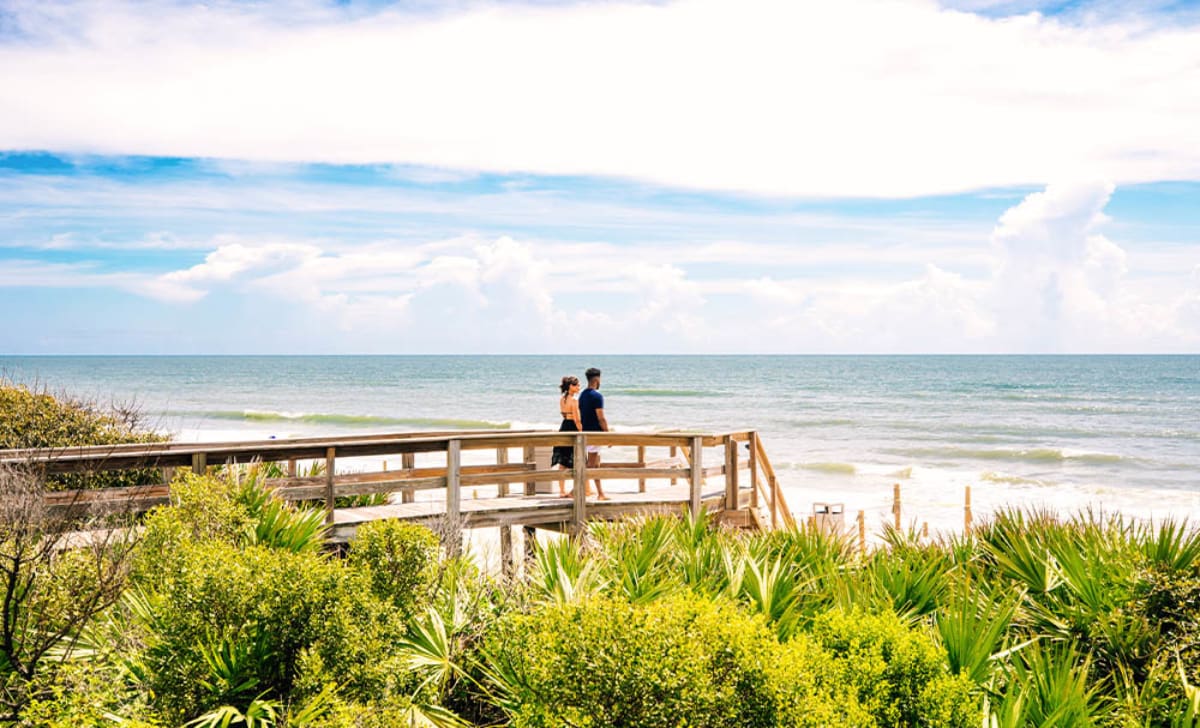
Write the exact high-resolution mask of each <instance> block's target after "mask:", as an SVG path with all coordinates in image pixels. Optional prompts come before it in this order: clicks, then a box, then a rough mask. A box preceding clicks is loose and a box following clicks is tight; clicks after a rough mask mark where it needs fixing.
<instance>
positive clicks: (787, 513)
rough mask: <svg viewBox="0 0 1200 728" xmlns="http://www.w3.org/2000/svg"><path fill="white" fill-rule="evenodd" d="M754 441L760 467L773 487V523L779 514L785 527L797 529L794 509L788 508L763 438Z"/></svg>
mask: <svg viewBox="0 0 1200 728" xmlns="http://www.w3.org/2000/svg"><path fill="white" fill-rule="evenodd" d="M754 439H755V444H756V447H757V450H758V452H757V455H758V465H759V467H760V468H762V470H763V474H764V475H766V476H767V481H768V482H769V483H770V485H771V508H772V513H771V515H772V521H774V516H775V513H776V512H779V513H781V514H782V515H783V523H784V525H786V526H787V527H788V528H795V527H796V519H795V517H794V516H792V509H790V508H788V505H787V500H786V499H785V498H784V497H783V490H782V489H781V488H780V487H779V479H778V478H776V477H775V468H773V467H771V458H769V457H767V449H766V448H765V447H763V443H762V438H761V437H756V438H754ZM772 525H774V523H772Z"/></svg>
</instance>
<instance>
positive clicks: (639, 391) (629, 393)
mask: <svg viewBox="0 0 1200 728" xmlns="http://www.w3.org/2000/svg"><path fill="white" fill-rule="evenodd" d="M605 391H606V392H611V393H612V394H619V395H622V396H625V397H720V396H721V393H720V392H705V391H702V390H699V389H643V388H640V387H638V388H633V387H630V388H625V389H607V390H605Z"/></svg>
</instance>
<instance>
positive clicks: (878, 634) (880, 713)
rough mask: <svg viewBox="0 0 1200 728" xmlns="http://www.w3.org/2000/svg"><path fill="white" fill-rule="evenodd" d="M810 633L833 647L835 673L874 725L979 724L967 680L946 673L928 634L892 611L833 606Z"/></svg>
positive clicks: (948, 726) (944, 664)
mask: <svg viewBox="0 0 1200 728" xmlns="http://www.w3.org/2000/svg"><path fill="white" fill-rule="evenodd" d="M812 635H813V637H814V639H815V640H816V642H817V643H818V644H819V645H821V646H822V647H824V648H826V649H828V650H830V651H832V652H833V654H834V656H835V658H836V660H835V665H836V669H837V672H838V673H839V675H840V676H841V678H842V679H843V680H844V681H845V682H846V683H847V684H848V685H850V686H853V688H854V689H855V690H856V691H857V695H858V699H859V701H860V702H861V703H862V705H863V707H864V708H866V709H867V710H868V711H870V712H871V714H872V715H874V716H875V719H876V721H877V722H878V723H879V725H880V726H924V727H925V728H933V727H937V726H944V727H946V728H950V727H951V726H956V727H959V726H961V727H964V728H965V727H966V726H976V725H978V724H979V708H978V704H979V701H978V699H977V698H976V697H974V696H973V694H972V689H973V685H972V683H971V681H970V680H969V679H968V678H967V677H966V676H963V675H950V673H949V671H948V670H947V667H946V663H945V658H944V656H943V654H942V652H941V651H940V650H939V649H938V647H937V645H936V644H935V643H934V642H933V641H932V640H931V639H930V638H929V636H927V635H926V634H924V633H922V632H918V631H916V630H913V629H911V628H909V627H907V626H905V624H904V623H903V622H901V621H900V619H899V618H898V617H897V616H896V615H894V614H884V615H869V614H862V613H850V612H844V611H841V610H834V611H831V612H828V613H827V614H825V615H822V616H821V617H818V618H817V619H816V620H815V622H814V623H813V632H812Z"/></svg>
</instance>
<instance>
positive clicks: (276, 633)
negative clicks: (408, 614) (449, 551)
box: [122, 473, 432, 725]
mask: <svg viewBox="0 0 1200 728" xmlns="http://www.w3.org/2000/svg"><path fill="white" fill-rule="evenodd" d="M172 496H173V500H174V505H172V506H168V507H163V508H159V509H156V510H155V511H154V512H152V513H151V514H150V515H149V516H148V517H147V519H146V529H145V537H144V540H143V542H142V544H141V552H140V554H139V555H138V559H137V564H136V567H137V568H136V571H135V582H134V583H135V588H136V591H135V592H134V595H135V600H134V602H133V603H128V604H126V605H124V610H123V615H122V616H123V618H125V619H126V621H127V624H128V629H127V630H126V631H128V632H130V633H131V634H129V635H128V636H127V639H128V644H129V647H130V648H131V649H133V650H136V651H137V652H138V653H139V654H138V658H137V659H138V663H139V667H138V669H137V672H138V673H139V674H140V675H141V676H142V677H141V680H142V682H143V686H144V689H145V690H146V692H148V693H149V694H150V695H152V696H154V697H153V700H151V707H152V709H153V712H154V713H155V714H157V715H158V716H159V717H161V718H162V719H163V720H164V721H165V722H167V723H168V724H171V725H175V724H182V723H183V722H184V721H186V720H188V719H191V718H195V717H196V716H197V715H200V714H202V713H204V712H205V711H208V710H212V709H214V708H217V707H220V706H221V705H226V704H228V705H233V706H236V707H245V705H246V704H247V703H248V702H249V701H250V700H252V699H254V698H255V697H256V696H258V695H260V694H265V695H266V697H267V698H269V699H272V700H280V701H283V702H284V703H289V702H291V701H297V700H302V699H304V698H305V697H306V696H312V695H314V694H316V693H319V692H320V691H321V690H322V689H323V688H324V687H325V685H327V684H328V683H329V682H331V681H333V682H336V683H337V686H338V690H339V695H340V696H341V698H342V699H345V700H347V701H352V702H354V703H364V704H365V703H367V702H372V703H374V704H377V705H384V706H387V705H391V704H394V703H395V702H396V701H397V700H400V699H403V700H404V701H406V700H407V698H408V696H410V695H411V694H413V693H414V692H415V691H416V688H417V682H418V681H417V680H416V679H415V677H414V676H413V673H412V671H411V669H409V667H408V666H407V665H406V664H405V662H404V660H403V659H402V658H401V657H400V656H399V655H398V652H397V645H398V643H399V641H400V638H401V637H403V635H404V630H405V626H406V625H405V615H404V613H402V612H401V611H400V610H398V609H396V608H395V607H394V606H393V605H392V603H391V602H390V601H389V600H385V599H380V598H378V597H376V596H375V595H374V592H373V589H372V576H373V575H372V573H371V572H370V570H369V569H360V568H355V567H353V566H351V565H349V564H348V563H346V562H343V561H341V560H338V559H336V558H333V557H330V556H328V555H325V554H322V553H321V552H319V551H315V550H311V549H308V550H300V551H296V550H293V549H290V548H287V547H285V546H278V545H275V546H273V545H270V544H267V543H263V542H261V541H258V540H257V539H256V538H254V534H255V533H256V530H257V529H256V526H255V519H256V518H257V517H258V516H256V514H255V512H254V511H255V510H259V511H262V510H263V509H262V507H261V506H262V503H263V502H264V501H263V498H262V497H261V496H262V493H250V492H247V491H246V489H245V488H244V487H241V488H239V487H234V486H232V485H230V484H229V483H228V482H226V481H222V480H220V479H217V478H214V477H211V476H197V475H192V474H190V473H188V474H181V475H180V477H179V478H178V479H177V480H176V482H175V483H174V484H173V485H172ZM418 561H419V563H418V564H416V565H415V566H413V568H417V569H420V570H423V571H422V573H420V574H408V575H406V576H405V577H404V579H405V580H406V583H418V582H426V581H427V580H428V579H429V578H430V576H429V573H432V564H431V563H429V562H428V561H425V560H418ZM425 571H428V573H425ZM396 578H400V577H399V576H397V577H396ZM409 606H410V607H411V608H417V607H420V606H424V603H423V602H422V601H420V600H418V599H416V598H412V599H411V603H410V604H409Z"/></svg>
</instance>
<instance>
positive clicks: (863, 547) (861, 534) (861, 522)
mask: <svg viewBox="0 0 1200 728" xmlns="http://www.w3.org/2000/svg"><path fill="white" fill-rule="evenodd" d="M858 553H860V554H862V555H863V556H864V557H865V556H866V555H867V512H866V511H859V512H858Z"/></svg>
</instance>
